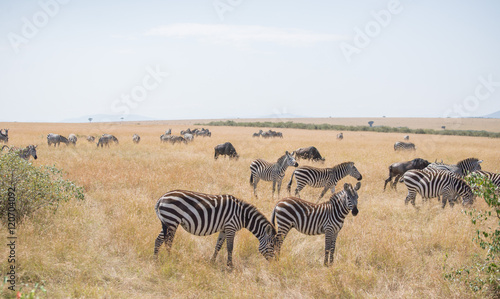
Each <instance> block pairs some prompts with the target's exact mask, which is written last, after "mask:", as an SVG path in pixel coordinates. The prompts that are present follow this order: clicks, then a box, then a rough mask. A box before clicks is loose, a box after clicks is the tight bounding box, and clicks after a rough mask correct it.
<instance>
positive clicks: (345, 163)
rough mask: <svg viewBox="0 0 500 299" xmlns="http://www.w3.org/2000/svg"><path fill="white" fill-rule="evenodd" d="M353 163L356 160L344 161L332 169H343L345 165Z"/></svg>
mask: <svg viewBox="0 0 500 299" xmlns="http://www.w3.org/2000/svg"><path fill="white" fill-rule="evenodd" d="M353 164H354V162H343V163H340V164H338V165H335V166H333V167H332V170H333V171H337V170H338V169H341V168H344V167H349V166H352V165H353Z"/></svg>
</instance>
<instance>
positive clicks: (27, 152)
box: [2, 145, 38, 160]
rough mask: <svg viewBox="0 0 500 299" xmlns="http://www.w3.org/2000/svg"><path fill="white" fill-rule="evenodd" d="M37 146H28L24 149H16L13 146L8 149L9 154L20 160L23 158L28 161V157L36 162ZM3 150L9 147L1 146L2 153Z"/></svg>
mask: <svg viewBox="0 0 500 299" xmlns="http://www.w3.org/2000/svg"><path fill="white" fill-rule="evenodd" d="M37 146H38V145H28V146H27V147H26V148H18V147H15V146H13V147H11V148H10V149H9V152H11V153H12V152H13V153H16V154H17V155H18V156H19V157H20V158H23V159H24V160H29V158H30V156H31V157H33V158H34V159H35V160H36V159H38V156H37V155H36V148H37ZM4 148H9V147H8V146H7V145H4V146H2V151H3V149H4Z"/></svg>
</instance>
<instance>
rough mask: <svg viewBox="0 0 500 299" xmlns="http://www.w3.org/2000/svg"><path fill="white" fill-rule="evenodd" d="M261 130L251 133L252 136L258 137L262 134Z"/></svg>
mask: <svg viewBox="0 0 500 299" xmlns="http://www.w3.org/2000/svg"><path fill="white" fill-rule="evenodd" d="M262 132H263V131H262V130H259V132H257V133H253V135H252V137H260V136H261V135H262Z"/></svg>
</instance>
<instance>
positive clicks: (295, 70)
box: [0, 0, 500, 122]
mask: <svg viewBox="0 0 500 299" xmlns="http://www.w3.org/2000/svg"><path fill="white" fill-rule="evenodd" d="M216 7H218V11H217V9H216ZM499 16H500V2H499V1H495V0H491V1H407V0H401V1H394V0H391V1H332V0H330V1H279V0H275V1H261V0H251V1H250V0H216V1H213V0H203V1H189V2H188V1H173V0H172V1H165V0H161V1H160V0H159V1H79V0H39V1H18V0H6V1H1V2H0V37H1V38H0V99H1V111H2V113H1V115H0V122H1V121H54V122H57V121H61V120H64V119H71V118H76V117H80V116H85V115H97V114H116V115H121V114H125V115H124V118H125V120H126V119H127V115H128V114H135V115H143V116H147V117H151V118H155V119H193V118H194V119H197V118H226V117H239V118H251V117H262V116H268V115H276V116H280V115H284V114H294V115H299V116H306V117H328V116H332V117H380V116H388V117H446V116H452V117H455V116H482V115H485V114H489V113H492V112H495V111H498V110H500V35H499V33H498V32H499V29H500V17H499ZM167 74H168V75H167Z"/></svg>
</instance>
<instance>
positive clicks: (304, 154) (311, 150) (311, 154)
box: [292, 146, 325, 162]
mask: <svg viewBox="0 0 500 299" xmlns="http://www.w3.org/2000/svg"><path fill="white" fill-rule="evenodd" d="M293 154H295V159H296V160H300V159H301V158H302V159H306V160H312V161H314V162H318V161H320V162H325V158H323V157H321V154H320V153H319V151H318V149H317V148H316V147H314V146H310V147H301V148H299V149H297V150H295V151H293V152H292V155H293Z"/></svg>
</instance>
